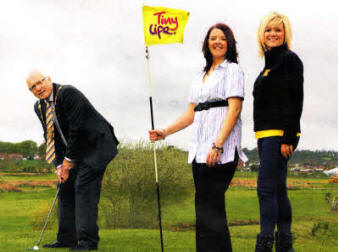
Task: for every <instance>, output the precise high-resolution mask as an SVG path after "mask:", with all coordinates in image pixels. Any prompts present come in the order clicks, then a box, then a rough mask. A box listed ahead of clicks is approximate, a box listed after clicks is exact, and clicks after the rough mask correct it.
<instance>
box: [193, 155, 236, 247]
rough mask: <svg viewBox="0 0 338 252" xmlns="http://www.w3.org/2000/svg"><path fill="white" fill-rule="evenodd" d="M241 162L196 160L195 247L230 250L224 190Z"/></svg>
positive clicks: (194, 174)
mask: <svg viewBox="0 0 338 252" xmlns="http://www.w3.org/2000/svg"><path fill="white" fill-rule="evenodd" d="M237 163H238V154H237V153H236V157H235V160H234V162H231V163H227V164H223V165H216V166H215V167H208V166H207V165H206V164H199V163H196V162H195V161H194V162H193V164H192V171H193V177H194V182H195V190H196V192H195V211H196V251H198V252H202V251H203V252H206V251H208V252H211V251H217V252H220V251H226V252H231V251H232V248H231V240H230V233H229V229H228V224H227V219H226V212H225V198H224V193H225V191H226V190H227V188H228V187H229V184H230V182H231V179H232V177H233V176H234V173H235V169H236V167H237Z"/></svg>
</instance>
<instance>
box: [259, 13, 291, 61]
mask: <svg viewBox="0 0 338 252" xmlns="http://www.w3.org/2000/svg"><path fill="white" fill-rule="evenodd" d="M280 23H283V26H284V43H285V44H286V45H287V47H288V49H290V47H291V39H292V28H291V24H290V21H289V18H288V17H287V16H285V15H283V14H279V13H278V12H275V11H274V12H271V13H269V14H268V15H266V16H264V17H263V18H262V19H261V22H260V24H259V26H258V30H257V43H258V48H259V56H260V57H263V56H264V52H265V51H267V47H266V45H265V43H264V32H265V28H266V26H267V25H268V24H270V25H279V24H280Z"/></svg>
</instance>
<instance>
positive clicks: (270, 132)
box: [253, 12, 303, 252]
mask: <svg viewBox="0 0 338 252" xmlns="http://www.w3.org/2000/svg"><path fill="white" fill-rule="evenodd" d="M291 35H292V33H291V25H290V22H289V19H288V18H287V16H285V15H281V14H279V13H276V12H272V13H270V14H268V15H266V16H264V17H263V18H262V20H261V22H260V25H259V27H258V32H257V40H258V47H259V53H260V56H262V57H263V56H264V58H265V66H264V69H263V70H262V71H261V72H260V74H259V75H258V77H257V79H256V81H255V84H254V90H253V96H254V130H255V134H256V138H257V139H258V153H259V158H260V166H259V172H258V181H257V192H258V198H259V205H260V228H261V232H260V234H259V235H258V236H257V243H256V250H255V251H256V252H271V251H272V247H273V242H274V231H275V228H276V227H277V232H276V234H275V240H276V246H275V247H276V251H277V252H293V248H292V237H291V220H292V212H291V204H290V201H289V198H288V194H287V187H286V177H287V166H288V165H287V164H288V160H289V158H290V157H291V155H292V153H293V152H294V150H295V149H296V147H297V144H298V141H299V136H300V117H301V114H302V108H303V63H302V61H301V60H300V59H299V57H298V56H297V54H295V53H294V52H292V51H291V50H290V45H291Z"/></svg>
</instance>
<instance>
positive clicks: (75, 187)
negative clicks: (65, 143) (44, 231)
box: [57, 164, 105, 247]
mask: <svg viewBox="0 0 338 252" xmlns="http://www.w3.org/2000/svg"><path fill="white" fill-rule="evenodd" d="M104 172H105V167H104V168H102V169H99V170H94V169H92V168H90V167H89V166H87V165H84V164H80V165H77V166H75V167H74V168H73V169H71V170H70V176H69V179H68V180H67V181H66V183H64V184H60V194H59V198H58V220H59V230H58V234H57V240H58V241H59V242H62V243H77V242H79V243H80V244H84V245H88V246H91V247H96V246H97V244H98V242H99V236H98V231H99V229H98V226H97V223H96V221H97V213H98V203H99V199H100V191H101V182H102V178H103V174H104Z"/></svg>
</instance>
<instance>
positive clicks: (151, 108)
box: [146, 46, 163, 252]
mask: <svg viewBox="0 0 338 252" xmlns="http://www.w3.org/2000/svg"><path fill="white" fill-rule="evenodd" d="M146 59H147V75H148V87H149V105H150V115H151V129H152V130H154V129H155V124H154V113H153V99H152V97H151V82H150V69H149V50H148V46H146ZM153 151H154V165H155V178H156V191H157V206H158V222H159V226H160V237H161V251H162V252H163V234H162V218H161V200H160V185H159V182H158V170H157V158H156V148H155V143H153Z"/></svg>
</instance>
